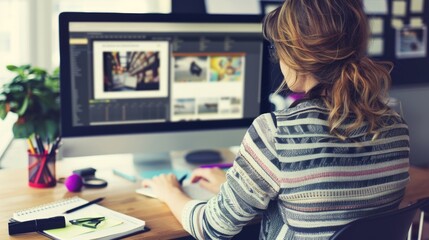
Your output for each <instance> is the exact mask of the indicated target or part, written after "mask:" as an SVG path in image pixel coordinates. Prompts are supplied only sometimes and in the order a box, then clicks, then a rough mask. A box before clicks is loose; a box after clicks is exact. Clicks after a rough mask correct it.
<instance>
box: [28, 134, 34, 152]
mask: <svg viewBox="0 0 429 240" xmlns="http://www.w3.org/2000/svg"><path fill="white" fill-rule="evenodd" d="M27 143H28V149H29V150H30V153H31V154H36V151H34V146H33V142H31V139H30V138H27Z"/></svg>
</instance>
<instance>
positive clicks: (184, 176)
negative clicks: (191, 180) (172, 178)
mask: <svg viewBox="0 0 429 240" xmlns="http://www.w3.org/2000/svg"><path fill="white" fill-rule="evenodd" d="M187 176H188V174H185V175H183V177H181V178H180V179H179V180H178V182H179V184H180V185H182V184H183V181H184V180H185V179H186V177H187Z"/></svg>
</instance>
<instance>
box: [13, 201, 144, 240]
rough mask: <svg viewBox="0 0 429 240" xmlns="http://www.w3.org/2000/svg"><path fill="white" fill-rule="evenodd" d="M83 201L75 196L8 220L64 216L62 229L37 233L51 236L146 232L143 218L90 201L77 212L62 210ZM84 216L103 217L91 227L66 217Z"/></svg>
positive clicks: (113, 235) (78, 239)
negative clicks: (99, 223) (77, 224)
mask: <svg viewBox="0 0 429 240" xmlns="http://www.w3.org/2000/svg"><path fill="white" fill-rule="evenodd" d="M87 202H88V201H87V200H85V199H82V198H79V197H73V198H68V199H64V200H60V201H57V202H52V203H49V204H45V205H41V206H37V207H34V208H30V209H26V210H22V211H18V212H15V213H14V214H13V217H12V219H11V221H18V222H23V221H28V220H33V219H40V218H50V217H55V216H64V217H65V218H66V227H65V228H58V229H51V230H45V231H43V232H40V233H41V234H43V235H45V236H47V237H50V238H52V239H73V240H74V239H76V240H84V239H116V238H122V237H125V236H129V235H133V234H136V233H140V232H144V231H148V228H146V227H145V221H143V220H140V219H137V218H134V217H131V216H128V215H125V214H122V213H119V212H116V211H113V210H111V209H108V208H105V207H103V206H100V205H98V204H92V205H89V206H87V207H85V208H83V209H81V210H79V211H75V212H72V213H69V214H63V213H64V212H65V211H67V210H69V209H72V208H74V207H77V206H81V205H83V204H85V203H87ZM86 217H105V220H104V221H103V223H102V224H101V225H99V226H97V228H95V229H94V228H88V227H82V226H76V225H72V224H70V223H69V220H72V219H78V218H86Z"/></svg>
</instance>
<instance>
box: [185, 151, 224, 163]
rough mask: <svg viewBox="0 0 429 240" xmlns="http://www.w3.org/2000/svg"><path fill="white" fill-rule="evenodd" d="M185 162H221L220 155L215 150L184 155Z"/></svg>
mask: <svg viewBox="0 0 429 240" xmlns="http://www.w3.org/2000/svg"><path fill="white" fill-rule="evenodd" d="M185 160H186V162H188V163H190V164H196V165H200V164H210V163H219V162H222V161H223V158H222V154H221V153H220V152H219V151H216V150H197V151H191V152H189V153H187V154H186V155H185Z"/></svg>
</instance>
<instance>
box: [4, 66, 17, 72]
mask: <svg viewBox="0 0 429 240" xmlns="http://www.w3.org/2000/svg"><path fill="white" fill-rule="evenodd" d="M6 68H7V70H9V71H12V72H14V71H16V69H18V67H17V66H15V65H7V66H6Z"/></svg>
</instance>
